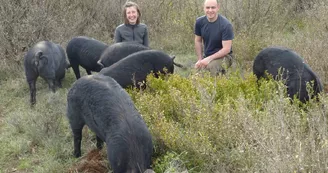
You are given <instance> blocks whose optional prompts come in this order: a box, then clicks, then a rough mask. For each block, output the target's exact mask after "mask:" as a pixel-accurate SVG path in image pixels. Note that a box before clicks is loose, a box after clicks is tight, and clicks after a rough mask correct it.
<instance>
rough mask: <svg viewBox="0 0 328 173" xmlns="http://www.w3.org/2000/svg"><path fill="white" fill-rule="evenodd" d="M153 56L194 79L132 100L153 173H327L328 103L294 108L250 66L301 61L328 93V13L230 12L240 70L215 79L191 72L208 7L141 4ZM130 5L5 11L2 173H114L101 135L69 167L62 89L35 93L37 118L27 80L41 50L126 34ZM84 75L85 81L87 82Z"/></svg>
mask: <svg viewBox="0 0 328 173" xmlns="http://www.w3.org/2000/svg"><path fill="white" fill-rule="evenodd" d="M135 2H137V3H138V4H139V5H140V7H141V9H142V12H143V16H142V22H144V23H146V24H147V25H148V27H149V31H150V43H151V47H152V48H155V49H161V50H164V51H166V52H168V53H169V54H174V55H176V57H177V58H176V59H175V61H176V62H178V63H182V64H184V65H185V66H186V67H187V68H188V69H187V70H183V69H179V68H177V69H176V73H175V74H173V75H170V76H169V77H162V78H160V79H157V78H154V77H152V76H149V77H148V79H147V88H146V89H145V90H143V91H137V90H133V89H130V90H128V92H129V94H130V95H131V97H132V99H133V101H134V103H135V105H136V108H137V109H138V110H139V111H140V113H141V114H142V116H143V118H144V120H145V122H146V123H147V125H148V128H149V129H150V131H151V133H152V136H153V141H154V148H155V149H154V154H153V164H152V168H153V170H154V171H156V172H186V171H188V172H327V167H328V161H327V159H326V158H327V155H328V145H327V144H328V138H327V129H328V127H327V105H328V99H327V95H326V94H324V93H323V94H322V95H320V98H319V99H320V102H316V101H315V100H310V101H309V102H308V103H307V104H301V103H299V102H298V101H297V100H294V103H291V101H290V99H289V98H287V97H285V93H286V88H285V86H284V85H283V84H282V83H281V82H277V81H272V80H261V81H259V82H257V81H256V78H255V77H254V76H253V75H252V60H253V59H254V57H255V56H256V55H257V53H258V52H259V51H260V50H261V49H262V48H264V47H266V46H270V45H280V46H285V47H289V48H291V49H294V50H295V51H296V52H298V53H299V54H300V55H301V56H302V57H303V58H304V60H305V61H306V62H307V63H308V64H309V66H310V67H311V68H312V69H313V70H314V71H315V72H316V74H317V75H318V76H319V77H320V79H321V81H322V82H323V83H324V84H327V83H328V81H327V77H328V66H327V64H328V63H327V58H326V56H327V54H328V49H327V47H328V45H327V44H328V40H327V39H328V32H327V31H328V25H327V24H328V18H327V17H326V16H328V10H327V8H328V4H327V2H326V1H325V0H307V1H304V0H288V1H287V0H268V1H265V2H264V1H263V2H262V1H261V2H260V1H255V0H236V1H228V0H222V1H220V3H221V9H220V13H221V14H223V15H225V16H226V17H227V18H228V19H229V20H231V21H232V23H233V26H234V30H235V39H234V41H233V51H234V54H235V57H236V58H237V61H238V63H239V64H240V69H239V71H237V72H235V73H234V72H232V73H229V74H228V75H225V76H218V77H211V76H209V74H207V73H199V72H196V71H194V70H193V69H192V67H193V64H194V63H195V61H196V56H195V54H194V50H193V39H194V35H193V25H194V21H195V19H196V17H197V16H200V15H203V12H202V3H203V0H188V1H181V0H171V1H163V0H161V1H150V0H136V1H135ZM122 3H124V2H123V1H118V0H113V1H108V0H97V1H95V0H88V1H81V0H71V1H66V0H47V1H37V0H36V1H30V0H14V1H8V0H0V9H1V10H0V14H1V15H0V31H1V32H0V39H1V40H2V41H1V42H0V66H1V68H0V87H1V90H0V172H1V173H2V172H4V173H5V172H40V173H41V172H42V173H43V172H60V173H61V172H70V173H73V172H74V173H76V172H110V168H108V161H107V159H106V149H105V148H104V149H103V150H101V151H100V152H97V151H94V149H95V148H96V146H95V137H94V134H93V133H92V132H91V131H90V130H87V129H85V130H84V131H83V141H82V154H83V157H82V158H78V159H75V158H73V156H72V151H73V138H72V133H71V130H70V127H69V124H68V121H67V118H66V117H65V114H66V97H67V92H68V90H69V88H70V86H71V85H72V83H73V82H74V81H75V77H74V74H73V71H72V70H69V71H68V72H67V75H66V78H65V80H64V83H63V88H61V89H58V90H57V92H56V93H51V92H50V91H49V89H48V87H47V84H46V83H45V82H44V81H43V80H42V79H39V80H38V81H37V104H36V106H35V108H30V106H29V102H28V101H29V89H28V85H27V84H26V81H25V77H24V69H23V56H24V54H25V53H26V51H27V50H28V49H29V48H30V47H31V46H32V45H34V44H35V43H36V42H38V41H41V40H51V41H54V42H56V43H59V44H61V45H62V46H63V47H65V46H66V44H67V42H68V41H69V40H70V39H71V38H72V37H74V36H77V35H85V36H89V37H93V38H95V39H98V40H101V41H103V42H105V43H108V44H110V43H112V34H113V29H114V28H115V27H116V26H117V25H118V24H120V23H122V18H121V17H122V16H121V11H120V10H121V8H120V7H121V6H122V5H123V4H122ZM83 75H86V74H85V73H84V74H83Z"/></svg>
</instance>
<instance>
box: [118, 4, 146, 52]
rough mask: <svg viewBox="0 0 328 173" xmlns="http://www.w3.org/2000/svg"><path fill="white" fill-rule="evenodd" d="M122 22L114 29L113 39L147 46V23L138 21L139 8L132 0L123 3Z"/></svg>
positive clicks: (139, 15)
mask: <svg viewBox="0 0 328 173" xmlns="http://www.w3.org/2000/svg"><path fill="white" fill-rule="evenodd" d="M123 16H124V24H121V25H119V26H118V27H117V28H116V29H115V36H114V40H115V42H116V43H118V42H136V43H140V44H143V45H144V46H147V47H148V46H149V40H148V29H147V25H145V24H143V23H140V17H141V13H140V9H139V6H138V5H137V4H136V3H134V2H131V1H129V2H126V3H125V4H124V5H123Z"/></svg>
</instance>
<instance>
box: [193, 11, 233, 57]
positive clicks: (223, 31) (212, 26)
mask: <svg viewBox="0 0 328 173" xmlns="http://www.w3.org/2000/svg"><path fill="white" fill-rule="evenodd" d="M195 35H198V36H201V37H202V39H203V42H204V54H205V57H207V56H210V55H212V54H214V53H216V52H218V51H219V50H220V49H222V47H223V46H222V41H224V40H232V39H233V38H234V34H233V29H232V24H231V23H230V22H229V20H228V19H227V18H225V17H224V16H221V15H219V16H218V19H217V20H216V21H215V22H209V21H208V20H207V18H206V16H201V17H199V18H197V19H196V24H195ZM231 52H232V50H231ZM231 52H230V53H231Z"/></svg>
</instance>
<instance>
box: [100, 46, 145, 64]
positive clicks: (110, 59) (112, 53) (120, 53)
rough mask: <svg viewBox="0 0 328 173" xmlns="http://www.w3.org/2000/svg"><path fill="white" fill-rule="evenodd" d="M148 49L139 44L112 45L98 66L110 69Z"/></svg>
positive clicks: (105, 51)
mask: <svg viewBox="0 0 328 173" xmlns="http://www.w3.org/2000/svg"><path fill="white" fill-rule="evenodd" d="M148 49H150V48H149V47H146V46H144V45H142V44H137V43H131V42H120V43H115V44H112V45H110V46H109V47H108V48H107V49H106V50H104V52H103V53H102V55H101V57H100V60H99V61H98V64H99V65H100V66H102V67H109V66H111V65H112V64H114V63H116V62H117V61H119V60H121V59H123V58H125V57H126V56H128V55H130V54H132V53H135V52H138V51H142V50H148Z"/></svg>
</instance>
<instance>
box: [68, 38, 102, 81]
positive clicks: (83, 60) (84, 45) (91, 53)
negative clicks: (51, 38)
mask: <svg viewBox="0 0 328 173" xmlns="http://www.w3.org/2000/svg"><path fill="white" fill-rule="evenodd" d="M107 47H108V45H106V44H105V43H103V42H101V41H98V40H96V39H93V38H89V37H84V36H79V37H74V38H73V39H72V40H70V41H69V42H68V44H67V47H66V53H67V57H68V59H69V62H70V64H71V67H72V68H73V70H74V73H75V77H76V79H79V78H80V77H81V75H80V70H79V66H82V67H83V68H84V69H85V70H86V72H87V73H88V75H90V74H91V71H95V72H99V71H100V70H101V68H102V67H101V66H100V65H99V64H97V61H98V60H99V58H100V56H101V54H102V52H103V51H104V50H105V49H106V48H107Z"/></svg>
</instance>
